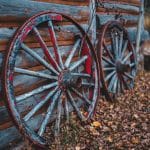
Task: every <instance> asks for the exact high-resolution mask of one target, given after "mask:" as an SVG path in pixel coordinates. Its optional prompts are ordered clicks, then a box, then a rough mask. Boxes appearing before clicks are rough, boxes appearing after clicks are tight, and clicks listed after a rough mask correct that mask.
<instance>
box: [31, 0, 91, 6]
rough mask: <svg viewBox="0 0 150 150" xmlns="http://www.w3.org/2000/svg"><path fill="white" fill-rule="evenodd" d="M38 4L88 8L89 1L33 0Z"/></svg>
mask: <svg viewBox="0 0 150 150" xmlns="http://www.w3.org/2000/svg"><path fill="white" fill-rule="evenodd" d="M33 1H37V2H47V3H55V4H62V5H71V6H88V5H89V0H86V1H85V0H76V1H75V0H33Z"/></svg>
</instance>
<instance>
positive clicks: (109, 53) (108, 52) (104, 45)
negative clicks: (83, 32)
mask: <svg viewBox="0 0 150 150" xmlns="http://www.w3.org/2000/svg"><path fill="white" fill-rule="evenodd" d="M103 47H104V49H105V51H106V53H107V55H108V56H109V58H110V59H111V60H112V61H114V58H113V55H112V54H111V52H110V51H109V50H108V48H107V46H106V43H105V42H103Z"/></svg>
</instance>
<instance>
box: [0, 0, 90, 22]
mask: <svg viewBox="0 0 150 150" xmlns="http://www.w3.org/2000/svg"><path fill="white" fill-rule="evenodd" d="M46 10H49V11H52V12H59V13H65V14H68V15H70V16H72V17H73V18H76V19H80V18H82V16H84V15H86V18H87V15H88V12H89V11H88V7H87V6H78V7H76V6H69V7H68V6H67V5H60V4H54V3H44V2H35V1H29V0H21V1H20V0H1V1H0V21H7V19H8V17H11V18H12V20H13V17H17V18H18V21H19V18H28V17H31V16H33V15H34V14H36V13H38V12H41V11H46ZM85 12H86V13H85Z"/></svg>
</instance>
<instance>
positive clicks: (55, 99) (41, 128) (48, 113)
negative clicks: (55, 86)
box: [38, 90, 61, 136]
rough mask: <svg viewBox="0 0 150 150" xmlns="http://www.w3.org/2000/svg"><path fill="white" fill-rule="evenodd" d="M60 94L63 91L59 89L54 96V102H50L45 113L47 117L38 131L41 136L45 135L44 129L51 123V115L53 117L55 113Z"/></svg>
mask: <svg viewBox="0 0 150 150" xmlns="http://www.w3.org/2000/svg"><path fill="white" fill-rule="evenodd" d="M60 95H61V91H60V90H59V91H57V92H56V93H55V95H54V96H53V98H52V102H51V103H50V105H49V107H48V109H47V113H46V115H45V118H44V120H43V122H42V124H41V127H40V129H39V131H38V134H39V136H42V135H43V133H44V131H45V129H46V126H47V124H48V123H49V120H50V117H51V115H52V113H53V110H54V107H55V105H56V102H57V100H58V99H59V97H60Z"/></svg>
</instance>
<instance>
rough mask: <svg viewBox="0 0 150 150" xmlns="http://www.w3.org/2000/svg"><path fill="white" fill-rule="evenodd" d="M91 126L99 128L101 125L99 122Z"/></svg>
mask: <svg viewBox="0 0 150 150" xmlns="http://www.w3.org/2000/svg"><path fill="white" fill-rule="evenodd" d="M91 126H93V127H101V126H102V124H101V123H100V122H99V121H94V122H93V123H92V124H91Z"/></svg>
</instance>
